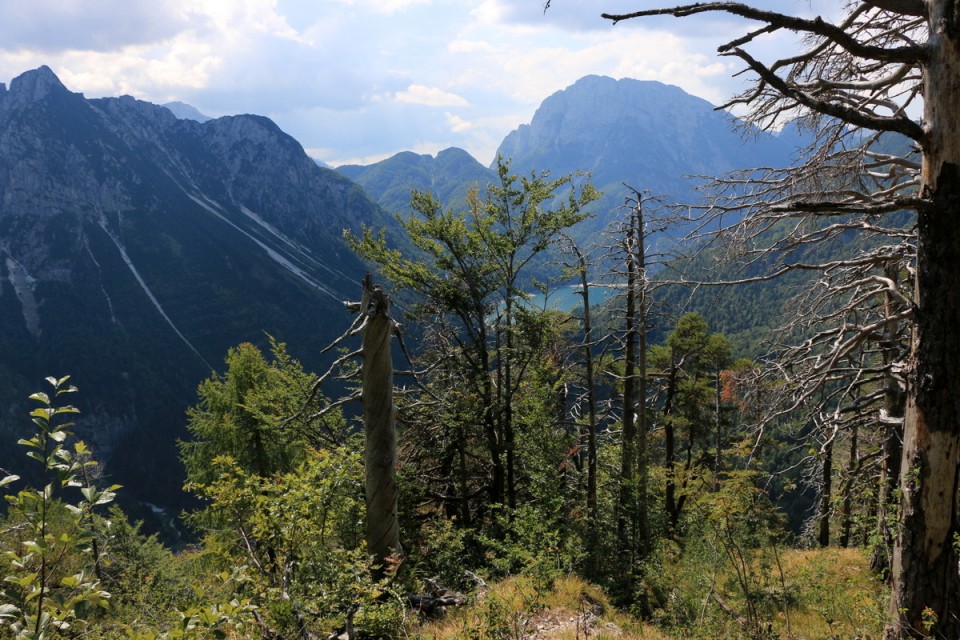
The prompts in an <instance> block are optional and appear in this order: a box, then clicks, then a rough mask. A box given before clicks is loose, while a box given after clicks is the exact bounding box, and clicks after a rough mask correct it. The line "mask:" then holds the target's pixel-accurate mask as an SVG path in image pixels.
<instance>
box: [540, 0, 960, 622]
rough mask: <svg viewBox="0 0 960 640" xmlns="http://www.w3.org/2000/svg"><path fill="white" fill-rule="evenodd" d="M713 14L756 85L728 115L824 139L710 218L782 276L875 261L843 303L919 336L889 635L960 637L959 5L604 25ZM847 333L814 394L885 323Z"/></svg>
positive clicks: (949, 1) (829, 345)
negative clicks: (775, 55)
mask: <svg viewBox="0 0 960 640" xmlns="http://www.w3.org/2000/svg"><path fill="white" fill-rule="evenodd" d="M548 4H549V3H548ZM710 12H720V13H723V14H728V15H734V16H738V17H740V18H743V19H744V20H745V21H747V22H748V23H749V24H750V26H749V27H747V29H746V31H745V33H744V34H743V35H742V36H741V37H738V38H736V39H734V40H731V41H729V42H727V43H724V44H722V45H721V46H720V47H719V52H720V54H721V55H724V56H730V57H733V58H736V59H738V60H740V61H741V62H742V63H743V64H744V65H745V67H746V70H748V71H749V72H750V73H752V77H753V78H754V82H753V83H752V85H751V86H750V87H749V88H747V89H746V90H745V91H744V92H743V93H742V94H740V95H738V96H736V97H735V98H734V99H733V100H731V101H730V102H729V103H728V104H726V105H723V106H724V107H732V106H737V107H739V108H742V109H744V110H745V111H746V113H747V115H746V121H747V122H748V123H749V124H752V125H756V126H759V127H761V128H764V129H775V128H778V127H780V126H782V125H784V124H785V123H787V122H788V121H790V120H793V119H797V118H800V119H802V120H803V122H804V123H805V124H806V125H808V126H809V127H810V128H811V129H812V130H813V131H814V132H815V133H816V143H815V144H814V145H813V146H812V147H811V152H810V153H809V154H808V155H807V156H806V159H805V161H803V162H801V163H799V164H798V165H797V166H794V167H789V168H785V169H782V170H763V171H758V170H754V171H751V172H745V173H743V174H741V175H739V176H731V177H729V178H727V179H721V180H719V181H718V182H717V185H716V186H717V187H718V192H717V195H716V199H715V200H714V208H713V210H712V213H713V214H715V213H717V212H724V213H728V212H731V211H736V212H737V213H738V214H739V215H740V216H741V217H742V222H741V223H739V224H738V225H736V227H735V228H734V229H733V230H732V231H731V230H727V231H726V232H725V236H726V237H727V238H728V239H729V238H732V239H733V240H734V245H735V246H737V247H738V248H739V249H741V250H742V251H743V253H745V254H746V255H748V256H749V255H753V256H757V255H760V254H761V253H762V254H763V255H769V253H768V250H769V249H771V248H781V249H790V250H789V251H786V252H785V257H784V258H783V260H782V262H780V263H779V264H778V265H777V269H775V271H791V270H815V271H818V272H819V273H821V274H827V275H829V276H833V275H835V274H838V273H841V272H844V273H852V272H851V271H850V270H851V269H855V268H857V267H858V266H859V267H864V266H865V265H868V264H869V265H871V267H872V269H871V270H869V271H866V270H865V271H864V272H863V278H861V279H860V281H858V282H857V285H856V291H857V295H856V296H854V297H851V298H848V299H847V303H849V304H854V305H856V304H864V303H865V302H866V301H868V300H871V299H883V298H885V297H887V296H893V297H894V298H896V299H897V303H898V305H899V306H900V311H899V312H898V317H899V318H900V319H902V320H907V321H909V322H910V323H911V328H912V337H911V344H910V352H909V355H908V357H907V358H906V359H904V360H903V361H901V362H900V363H898V365H897V367H896V369H897V371H898V375H899V377H900V378H901V379H902V380H903V381H904V382H905V398H906V410H905V415H904V417H903V421H902V424H903V433H904V440H903V453H902V464H901V470H900V481H899V487H900V495H901V497H900V505H899V518H900V526H899V528H898V530H897V532H896V539H895V544H894V552H893V566H892V568H891V576H892V583H893V592H892V597H891V602H890V606H889V613H888V616H889V623H888V627H887V632H886V635H887V638H888V639H894V638H908V637H921V636H923V637H930V635H931V634H932V635H934V636H935V637H940V638H957V637H960V607H958V600H960V598H958V587H960V584H958V583H960V574H958V570H957V561H958V557H957V550H956V547H955V540H956V537H957V534H958V518H957V495H958V486H957V485H958V473H957V469H958V465H957V457H958V453H960V376H958V375H957V372H958V371H960V332H958V331H957V327H960V286H958V285H960V275H958V274H960V271H958V270H957V266H956V265H957V264H958V263H960V224H958V222H960V130H958V124H957V123H958V122H960V95H958V87H960V6H958V5H957V3H956V2H955V1H954V0H866V1H861V0H855V1H850V2H847V3H845V4H844V6H843V7H842V8H841V9H840V11H839V13H840V15H839V17H838V18H837V20H835V21H833V20H829V19H823V18H821V17H802V16H797V15H787V14H784V13H778V12H773V11H767V10H763V9H760V8H756V7H752V6H749V5H746V4H740V3H735V2H706V3H700V4H692V5H686V6H674V7H668V8H658V9H648V10H641V11H637V12H633V13H626V14H620V15H609V14H604V16H603V17H604V18H606V19H609V20H611V21H613V22H614V23H616V22H619V21H622V20H628V19H636V18H642V17H644V16H657V15H659V16H664V15H669V16H675V17H689V16H695V15H698V14H706V13H710ZM783 31H789V32H794V33H796V34H800V35H801V36H803V38H802V44H801V45H800V46H799V47H798V49H797V50H796V51H794V52H791V54H790V55H788V56H786V57H783V58H780V59H776V60H761V59H758V58H756V57H754V55H752V53H751V50H752V49H751V48H752V46H753V45H755V44H756V43H757V41H759V40H760V39H761V38H763V37H765V36H767V35H769V34H773V33H777V32H783ZM921 105H922V107H921ZM921 109H922V119H921V120H920V121H919V122H918V118H919V117H920V113H919V112H920V110H921ZM896 136H900V137H902V138H905V139H906V140H907V141H908V142H909V145H908V146H909V148H908V149H907V150H906V151H904V152H890V151H889V146H888V145H889V141H890V139H891V138H893V137H896ZM904 210H912V211H913V212H915V215H916V218H915V220H916V228H915V230H913V229H910V235H911V237H903V234H902V232H903V229H904V227H905V226H907V227H908V228H909V224H910V223H908V224H907V225H903V224H901V225H895V224H892V223H891V217H890V216H891V215H895V214H896V213H897V212H900V211H904ZM778 224H780V225H783V227H782V228H784V229H786V231H787V232H786V234H783V235H781V236H780V237H779V238H777V239H776V240H774V241H773V242H772V245H768V246H766V247H761V246H760V245H761V244H763V242H764V239H763V237H764V236H763V231H765V230H768V229H771V228H773V227H774V226H775V225H778ZM843 234H847V235H848V237H849V235H851V234H852V235H856V236H858V237H861V238H866V239H868V240H869V239H872V240H873V242H871V241H867V240H864V241H862V242H861V244H860V245H859V248H858V250H857V251H855V252H854V253H853V254H851V255H848V256H847V257H846V258H845V259H844V260H842V261H841V262H842V264H834V265H830V264H827V262H826V261H819V262H818V261H817V260H815V259H811V260H809V261H808V262H804V260H803V259H802V256H803V255H806V256H808V257H809V256H811V254H810V253H809V252H807V253H804V252H802V251H798V249H799V248H802V247H807V248H810V247H811V246H816V245H817V244H819V243H821V242H829V241H831V240H835V239H837V238H839V237H840V236H841V235H843ZM914 234H915V235H914ZM913 252H915V257H914V256H912V255H910V254H911V253H913ZM891 260H895V261H901V262H903V263H905V264H906V266H907V269H906V270H907V272H908V273H909V274H910V276H911V277H910V278H909V280H910V281H911V282H912V289H911V287H909V286H907V287H905V288H904V287H903V286H902V285H903V284H904V281H903V280H894V279H892V278H889V277H886V276H885V275H884V268H885V267H886V266H887V265H889V263H890V262H891ZM847 291H851V289H847ZM904 291H907V292H908V293H907V294H905V293H904ZM908 295H909V296H910V298H908V297H907V296H908ZM850 309H851V311H853V307H850ZM838 320H839V321H840V323H841V326H842V330H841V331H839V332H836V333H834V335H833V339H832V340H831V341H825V342H824V343H823V344H821V345H819V348H820V349H821V351H820V353H819V356H820V363H821V366H820V367H819V368H818V369H816V371H815V372H813V373H814V375H815V380H816V379H818V380H819V381H820V382H826V381H828V380H829V379H830V378H831V376H832V372H833V371H834V370H835V369H836V367H835V365H837V363H841V362H842V361H843V360H844V358H845V356H846V355H847V354H848V353H850V352H851V351H852V350H854V349H856V348H857V347H858V346H859V345H860V344H862V343H863V342H864V341H866V340H869V339H873V338H874V336H876V335H878V334H880V335H882V329H883V328H884V327H889V326H890V324H891V320H890V318H886V319H883V320H882V321H880V324H879V325H878V324H877V322H876V321H874V322H871V321H870V320H865V321H861V320H860V319H858V318H856V317H855V315H846V316H842V317H838ZM878 411H879V409H878ZM886 419H887V420H888V421H889V420H890V419H892V416H889V415H887V416H886Z"/></svg>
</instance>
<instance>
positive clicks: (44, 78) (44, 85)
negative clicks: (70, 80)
mask: <svg viewBox="0 0 960 640" xmlns="http://www.w3.org/2000/svg"><path fill="white" fill-rule="evenodd" d="M60 91H63V92H66V91H67V88H66V87H65V86H63V83H62V82H60V78H58V77H57V75H56V74H55V73H54V72H53V70H51V69H50V67H48V66H46V65H43V66H41V67H38V68H36V69H33V70H31V71H27V72H25V73H22V74H20V75H19V76H17V77H16V78H14V79H13V81H12V82H10V91H9V95H10V96H11V97H13V98H19V99H21V100H25V101H29V102H37V101H40V100H43V99H44V98H46V97H47V96H49V95H50V94H51V93H54V92H60Z"/></svg>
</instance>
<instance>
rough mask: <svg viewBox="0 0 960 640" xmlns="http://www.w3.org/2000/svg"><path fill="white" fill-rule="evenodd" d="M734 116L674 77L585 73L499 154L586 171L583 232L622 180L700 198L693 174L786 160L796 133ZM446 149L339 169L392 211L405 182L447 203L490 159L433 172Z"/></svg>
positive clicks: (555, 171)
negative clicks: (778, 132) (761, 127)
mask: <svg viewBox="0 0 960 640" xmlns="http://www.w3.org/2000/svg"><path fill="white" fill-rule="evenodd" d="M737 124H738V123H737V122H736V121H735V120H734V118H733V117H732V116H731V115H730V114H728V113H726V112H724V111H717V110H716V109H715V108H714V106H713V105H711V104H710V103H709V102H707V101H706V100H703V99H701V98H697V97H695V96H691V95H690V94H687V93H686V92H684V91H683V90H682V89H680V88H679V87H675V86H670V85H666V84H663V83H660V82H653V81H640V80H632V79H627V78H625V79H622V80H614V79H613V78H609V77H604V76H593V75H591V76H586V77H584V78H581V79H580V80H578V81H577V82H576V83H574V84H573V85H571V86H569V87H567V88H566V89H563V90H561V91H558V92H556V93H554V94H553V95H551V96H549V97H548V98H546V99H545V100H544V101H543V103H542V104H541V105H540V107H539V108H538V109H537V110H536V112H535V113H534V115H533V118H532V120H531V121H530V123H529V124H522V125H520V126H519V127H518V128H517V129H515V130H514V131H512V132H511V133H509V134H508V135H507V136H506V137H505V138H504V140H503V142H501V144H500V146H499V148H498V150H497V154H498V155H500V156H502V157H503V158H505V159H508V160H510V162H511V169H512V170H513V171H514V172H515V173H518V174H521V175H523V174H527V173H529V172H530V171H531V170H537V171H543V170H548V171H550V173H551V175H553V176H561V175H565V174H569V173H575V172H578V171H586V172H589V174H590V177H589V179H590V181H591V182H592V183H593V184H594V186H596V187H597V188H598V189H600V190H602V191H603V192H604V198H603V199H602V200H601V201H599V202H598V203H596V204H595V205H594V206H593V207H592V211H593V212H594V213H595V214H596V218H595V219H594V220H592V221H590V222H588V223H587V224H585V225H583V226H582V227H581V228H580V229H578V230H577V231H576V232H575V233H576V234H577V235H578V236H579V237H580V238H582V239H586V238H588V237H592V236H594V235H595V232H596V231H598V230H599V229H602V228H603V227H605V226H606V224H607V222H608V221H609V220H610V218H611V216H613V215H615V211H616V209H617V207H619V206H620V205H622V204H623V202H624V196H625V195H626V194H627V189H626V187H625V186H624V185H629V186H631V187H635V188H636V189H639V190H641V191H648V192H650V193H652V194H656V195H665V196H666V197H667V198H668V199H675V200H678V201H683V202H691V201H695V200H697V199H699V198H700V195H699V194H698V193H696V191H695V189H696V187H697V186H698V184H700V183H701V182H702V179H698V178H697V176H716V175H722V174H724V173H727V172H729V171H731V170H733V169H737V168H745V167H751V166H788V165H789V164H790V163H791V162H792V160H793V155H794V153H795V150H796V149H795V147H796V143H797V142H799V141H800V138H799V137H797V136H785V137H784V138H783V139H781V138H779V137H777V136H774V135H771V134H768V133H764V132H760V131H758V130H748V131H746V132H742V131H738V130H736V125H737ZM447 151H450V150H447ZM447 151H444V152H441V154H438V156H437V159H436V160H435V161H433V163H431V162H430V160H429V158H430V157H429V156H419V155H417V154H413V153H409V152H404V153H400V154H397V155H395V156H393V157H391V158H389V159H387V160H384V161H382V162H378V163H375V164H372V165H368V166H366V167H355V166H349V167H339V168H338V171H341V172H342V173H344V175H347V176H348V177H350V178H352V179H354V180H356V181H357V182H358V183H359V184H361V185H362V186H363V187H364V189H365V190H367V192H368V193H369V194H370V196H371V197H372V198H374V199H375V200H377V201H378V202H379V203H380V204H381V205H383V206H384V207H385V208H386V209H388V210H391V211H396V210H400V211H406V209H403V208H401V207H399V203H401V201H402V198H403V196H404V194H407V197H408V196H409V191H410V189H412V188H418V189H424V188H426V189H431V190H433V191H434V193H435V194H436V195H438V196H440V198H441V201H443V202H444V204H445V205H453V206H457V204H458V202H459V201H457V200H456V195H455V194H454V193H453V192H452V190H450V189H449V187H442V185H448V184H455V183H456V182H457V179H459V178H458V177H457V176H459V175H469V177H470V179H471V180H475V181H478V182H481V184H482V183H483V181H486V182H489V181H490V180H492V179H493V178H494V177H495V174H494V172H493V171H492V168H493V165H492V166H491V168H490V170H488V171H487V172H483V171H480V170H479V169H478V168H477V167H473V168H472V169H471V171H470V172H469V173H466V172H465V171H464V170H463V167H464V166H467V165H468V163H467V162H466V161H465V160H461V163H460V164H458V165H457V169H458V171H459V173H458V174H446V175H445V174H442V173H441V174H440V175H437V172H438V171H439V172H442V171H444V166H443V163H441V162H440V157H441V155H443V154H444V153H447ZM456 151H458V152H459V154H460V155H462V154H465V153H466V152H463V151H460V150H456ZM471 159H472V158H471ZM474 162H475V163H476V165H477V166H479V163H477V162H476V161H474ZM494 163H495V161H494ZM425 167H428V169H425ZM437 185H441V186H437ZM444 188H445V189H446V190H447V192H450V196H448V197H449V199H450V200H449V201H448V200H447V199H446V198H445V196H444V193H441V191H442V190H443V189H444Z"/></svg>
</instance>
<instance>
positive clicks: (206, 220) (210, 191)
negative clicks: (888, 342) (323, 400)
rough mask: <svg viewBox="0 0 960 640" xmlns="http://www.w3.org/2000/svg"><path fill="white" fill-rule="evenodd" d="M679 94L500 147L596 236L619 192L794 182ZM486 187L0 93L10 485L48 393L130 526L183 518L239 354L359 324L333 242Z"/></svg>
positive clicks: (601, 83)
mask: <svg viewBox="0 0 960 640" xmlns="http://www.w3.org/2000/svg"><path fill="white" fill-rule="evenodd" d="M731 124H732V122H731V118H730V116H729V115H727V114H725V113H723V112H718V111H715V110H714V109H713V107H712V105H710V104H709V103H707V102H705V101H703V100H701V99H699V98H695V97H693V96H690V95H688V94H685V93H684V92H683V91H681V90H680V89H677V88H676V87H670V86H667V85H663V84H660V83H655V82H640V81H636V80H619V81H618V80H613V79H610V78H602V77H597V76H588V77H586V78H583V79H581V80H580V81H578V82H577V83H576V84H574V85H572V86H571V87H569V88H567V89H565V90H563V91H560V92H558V93H556V94H554V95H552V96H550V97H549V98H547V99H546V100H545V101H544V102H543V104H542V105H541V107H540V108H539V109H538V110H537V112H536V114H535V115H534V117H533V119H532V121H531V122H530V124H529V125H521V126H520V127H519V128H518V129H516V130H515V131H513V132H512V133H510V134H509V135H508V136H507V137H506V138H505V139H504V141H503V142H502V144H501V145H500V150H499V153H500V154H501V155H502V156H503V157H505V158H510V159H511V162H512V164H511V166H512V168H513V169H514V170H515V171H517V172H521V173H526V172H529V171H531V170H550V171H551V172H552V174H553V175H555V176H558V175H561V174H564V173H569V172H572V171H577V170H586V171H589V172H590V174H591V177H590V179H591V180H592V181H593V182H594V184H595V185H596V186H598V187H599V188H601V189H603V190H604V191H605V194H606V195H605V199H604V200H602V201H601V202H599V203H597V204H596V206H594V208H593V211H594V213H595V214H596V217H595V218H594V220H592V221H591V222H590V223H589V224H586V225H584V226H583V227H582V229H581V230H580V232H579V235H580V237H581V238H587V237H590V236H591V235H592V234H593V233H594V232H595V230H596V229H598V228H601V227H603V226H605V225H606V223H607V222H608V221H609V220H610V217H611V215H615V210H616V207H617V206H618V205H619V204H621V203H622V199H623V192H624V186H623V185H624V184H628V185H631V186H634V187H636V188H639V189H646V190H649V191H651V192H654V193H664V194H668V195H669V196H671V197H674V198H677V199H685V198H687V199H688V198H690V197H693V194H694V192H693V190H692V188H693V183H692V182H691V181H690V180H687V179H685V178H684V176H690V175H715V174H719V173H723V172H725V171H728V170H730V169H732V168H734V167H742V166H755V165H760V164H780V165H782V164H787V163H789V160H790V157H791V155H792V153H793V151H794V148H793V145H792V144H789V143H788V141H787V140H783V139H780V138H778V137H776V136H771V135H767V134H760V133H758V132H748V133H750V135H747V136H744V135H742V134H740V133H737V132H735V131H733V130H732V127H731ZM494 177H495V173H494V171H493V170H492V168H491V167H486V166H483V165H482V164H481V163H479V162H478V161H477V160H476V159H474V158H472V157H471V156H470V155H469V154H468V153H467V152H466V151H463V150H460V149H455V148H453V149H447V150H445V151H441V152H440V153H438V154H437V155H436V156H435V157H433V156H428V155H418V154H414V153H410V152H404V153H400V154H397V155H395V156H393V157H391V158H389V159H387V160H384V161H382V162H379V163H376V164H373V165H368V166H343V167H339V168H338V169H337V170H336V171H333V170H330V169H326V168H323V167H321V166H319V165H318V164H317V163H316V162H315V161H313V160H312V159H310V158H309V157H308V156H307V155H306V154H305V153H304V150H303V148H302V147H301V145H300V144H299V143H298V142H297V141H296V140H294V139H293V138H291V137H290V136H288V135H286V134H285V133H284V132H283V131H281V130H280V129H279V128H278V127H277V126H276V125H275V124H274V123H273V122H271V121H270V120H268V119H266V118H263V117H259V116H254V115H240V116H229V117H222V118H216V119H207V118H206V116H203V114H200V113H199V112H197V111H196V110H195V109H193V108H192V107H189V105H183V104H171V105H167V106H159V105H154V104H150V103H147V102H143V101H139V100H135V99H133V98H131V97H129V96H125V97H120V98H102V99H86V98H85V97H84V96H83V95H81V94H78V93H73V92H71V91H69V90H68V89H67V88H66V87H64V86H63V84H62V83H61V82H60V81H59V79H58V78H57V77H56V76H55V75H54V74H53V72H52V71H51V70H50V69H49V68H47V67H41V68H39V69H35V70H33V71H29V72H27V73H24V74H22V75H21V76H19V77H17V78H15V79H14V80H13V81H12V82H11V83H10V87H9V89H8V88H7V87H6V86H4V85H3V84H0V326H2V328H3V330H2V331H0V467H4V468H8V467H10V466H11V465H14V464H15V463H16V456H19V454H16V452H15V449H16V447H14V446H13V443H14V442H15V441H16V439H17V438H18V437H22V435H23V433H24V432H25V430H26V429H28V428H29V421H28V419H27V418H26V414H27V413H28V411H29V410H30V407H29V406H28V405H29V403H28V402H27V400H26V398H27V396H28V395H29V393H31V392H33V391H35V390H38V389H39V388H40V381H41V380H42V378H43V376H46V375H56V376H59V375H64V374H70V375H71V376H72V377H73V381H74V382H75V383H76V384H77V385H78V386H79V387H80V389H81V394H80V395H79V397H78V398H77V402H78V405H79V407H80V409H81V410H82V412H83V413H82V418H81V419H80V420H79V421H78V429H79V431H80V432H81V434H82V435H83V436H84V437H85V438H86V439H87V440H88V441H91V442H92V444H93V446H94V448H95V451H96V452H97V456H98V458H100V459H102V460H104V461H105V463H106V464H105V469H106V472H107V473H108V474H109V475H110V476H111V479H112V480H114V481H117V482H119V483H121V484H124V485H126V487H127V489H126V490H125V492H123V493H124V494H125V495H126V496H128V499H129V500H132V501H136V502H137V503H139V504H153V505H160V506H162V507H164V508H168V509H169V508H178V507H180V506H181V505H182V500H183V494H182V492H181V490H180V485H181V482H182V472H181V469H180V466H179V464H178V462H177V460H176V447H175V441H176V438H178V437H180V436H182V435H183V434H184V425H185V422H186V420H185V416H184V412H185V409H186V408H187V407H188V406H189V405H190V404H191V403H193V402H196V387H197V384H198V383H199V382H200V381H201V380H202V379H204V378H205V377H207V376H209V375H210V374H211V372H212V371H214V370H220V369H222V362H223V357H224V356H225V354H226V352H227V350H228V349H229V348H230V347H232V346H235V345H237V344H238V343H240V342H244V341H249V342H253V343H255V344H259V345H265V344H266V342H267V341H268V338H267V335H268V334H269V335H271V336H274V337H276V338H277V339H279V340H282V341H284V342H286V343H287V344H288V347H289V350H290V351H291V353H292V354H293V355H294V356H295V357H298V358H299V359H300V360H302V361H303V363H304V364H305V366H306V367H307V368H308V369H312V370H319V369H320V368H321V367H323V363H322V362H321V359H320V350H321V349H322V348H323V347H324V346H326V345H327V344H328V343H329V342H330V341H331V340H332V339H333V338H334V337H336V336H338V335H339V334H340V333H341V332H342V331H343V330H344V329H345V328H346V326H347V325H348V324H349V321H350V318H349V315H348V314H347V312H346V311H345V310H344V308H343V305H342V301H344V300H349V299H354V298H356V297H357V296H358V295H359V282H360V279H361V278H362V276H363V274H364V273H365V271H366V265H364V264H363V263H361V261H360V260H358V259H357V258H356V257H355V256H354V255H353V254H352V253H351V252H350V250H349V249H348V247H347V246H346V245H345V243H344V241H343V238H342V233H343V230H344V229H345V228H346V229H352V230H358V229H359V227H360V225H361V224H365V225H370V226H374V227H386V228H387V229H388V236H389V235H390V234H391V233H393V232H394V231H395V229H396V228H397V227H396V220H395V219H394V216H393V214H396V213H399V214H404V213H406V212H407V211H408V199H409V194H410V191H411V189H414V188H417V189H427V190H430V191H432V192H433V193H434V194H435V195H436V196H437V197H438V198H439V199H440V200H441V202H443V203H445V205H448V206H458V205H460V204H462V202H463V200H464V198H465V197H466V194H467V192H468V190H469V189H470V188H471V187H472V186H474V185H476V186H477V187H480V188H482V187H483V186H484V185H485V184H486V183H487V182H489V181H491V180H492V179H493V178H494Z"/></svg>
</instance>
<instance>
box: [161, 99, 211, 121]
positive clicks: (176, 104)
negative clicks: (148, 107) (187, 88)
mask: <svg viewBox="0 0 960 640" xmlns="http://www.w3.org/2000/svg"><path fill="white" fill-rule="evenodd" d="M163 106H164V107H166V108H167V109H169V110H170V113H172V114H173V115H175V116H177V117H178V118H180V119H181V120H196V121H197V122H201V123H202V122H206V121H208V120H213V118H211V117H210V116H208V115H206V114H203V113H200V111H199V110H197V108H196V107H194V106H191V105H189V104H187V103H186V102H180V101H177V100H175V101H173V102H165V103H164V104H163Z"/></svg>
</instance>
